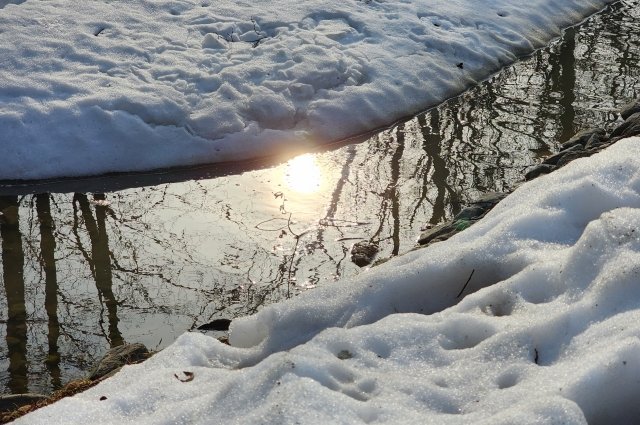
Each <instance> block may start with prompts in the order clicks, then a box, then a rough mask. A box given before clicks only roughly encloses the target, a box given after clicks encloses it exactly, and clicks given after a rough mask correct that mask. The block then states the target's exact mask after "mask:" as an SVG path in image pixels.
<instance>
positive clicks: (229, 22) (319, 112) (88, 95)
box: [0, 0, 611, 179]
mask: <svg viewBox="0 0 640 425" xmlns="http://www.w3.org/2000/svg"><path fill="white" fill-rule="evenodd" d="M609 2H611V0H528V1H526V2H522V1H519V0H411V1H409V0H349V1H344V0H323V1H319V0H315V1H295V2H292V1H289V0H269V1H264V0H263V1H253V2H240V1H237V0H236V1H231V0H216V1H208V0H198V1H195V0H138V1H125V0H112V1H106V0H102V1H99V0H94V1H83V2H78V1H74V0H48V1H37V0H27V1H24V0H22V1H19V0H14V1H7V0H0V143H1V146H2V155H0V179H36V178H50V177H60V176H79V175H92V174H100V173H106V172H121V171H136V170H137V171H140V170H149V169H154V168H160V167H171V166H185V165H191V164H201V163H207V162H220V161H230V160H244V159H248V158H254V157H260V156H266V155H271V154H275V153H282V152H284V151H287V150H291V149H295V150H298V151H299V150H300V149H308V148H310V147H314V146H318V145H322V144H326V143H330V142H332V141H335V140H338V139H342V138H345V137H347V136H352V135H355V134H358V133H362V132H366V131H369V130H371V129H374V128H379V127H381V126H385V125H389V124H391V123H393V122H394V121H395V120H397V119H399V118H402V117H405V116H407V115H410V114H412V113H415V112H417V111H420V110H423V109H425V108H427V107H429V106H433V105H435V104H437V103H439V102H441V101H442V100H444V99H446V98H448V97H451V96H453V95H455V94H457V93H460V92H462V91H463V90H464V89H465V88H467V87H469V86H471V85H473V84H474V83H476V82H477V81H479V80H481V79H484V78H486V77H488V76H489V75H490V74H491V73H492V72H494V71H497V70H498V69H499V68H501V67H502V66H504V65H505V64H508V63H511V62H513V61H514V60H515V59H516V58H517V57H518V56H520V55H523V54H526V53H530V52H531V51H533V50H534V49H535V48H537V47H541V46H543V45H545V44H546V43H547V42H548V41H549V40H550V39H551V38H553V37H556V36H558V35H560V31H561V29H562V28H565V27H567V26H569V25H572V24H575V23H577V22H579V21H581V20H582V19H584V18H585V17H587V16H588V15H590V14H592V13H594V12H595V11H597V10H599V9H601V8H602V7H603V6H604V5H605V4H607V3H609Z"/></svg>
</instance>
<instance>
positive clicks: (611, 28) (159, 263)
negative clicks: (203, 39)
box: [0, 0, 640, 393]
mask: <svg viewBox="0 0 640 425" xmlns="http://www.w3.org/2000/svg"><path fill="white" fill-rule="evenodd" d="M639 56H640V10H639V8H638V0H633V1H630V0H629V1H623V2H620V3H617V4H615V5H614V6H612V7H610V8H609V9H608V10H607V11H606V12H605V13H603V14H600V15H598V16H595V17H593V18H592V19H590V20H589V21H587V22H586V23H584V24H583V25H581V26H580V27H577V28H574V29H570V30H568V31H567V32H566V34H565V36H564V38H563V39H561V40H559V41H558V42H556V43H554V44H553V45H552V46H550V47H549V48H547V49H545V50H541V51H538V52H536V53H535V54H534V55H533V56H532V57H530V58H528V59H526V60H523V61H521V62H519V63H517V64H516V65H514V66H512V67H510V68H508V69H505V70H504V71H503V72H501V73H500V74H498V75H496V76H495V77H493V78H492V79H490V80H489V81H486V82H484V83H482V84H480V85H479V86H478V87H476V88H474V89H472V90H470V91H468V92H467V93H465V94H464V95H462V96H460V97H458V98H455V99H452V100H450V101H448V102H446V103H445V104H443V105H441V106H440V107H438V108H435V109H433V110H431V111H429V112H427V113H425V114H422V115H420V116H418V117H416V118H413V119H411V120H409V121H407V122H405V123H402V124H399V125H398V126H396V127H395V128H392V129H389V130H387V131H383V132H381V133H379V134H377V135H375V136H373V137H371V138H369V139H368V140H366V141H364V142H362V143H359V144H350V145H346V146H342V147H340V148H337V149H334V150H329V151H325V152H320V153H314V154H305V155H302V156H299V157H296V158H294V159H292V160H290V161H288V162H284V163H281V164H278V165H269V164H264V163H263V164H258V163H256V164H251V165H249V168H251V167H254V169H253V170H251V169H245V170H239V169H237V168H236V169H235V170H233V169H232V170H229V169H221V168H220V167H217V168H216V167H210V168H199V169H195V170H188V171H184V172H181V173H173V174H150V175H139V176H134V177H119V178H117V179H93V180H87V181H83V182H72V181H68V182H62V183H60V184H54V185H39V186H36V187H27V186H20V187H8V186H6V185H5V186H2V187H0V193H1V194H2V196H0V212H2V216H1V217H0V239H1V243H2V246H1V249H2V275H1V276H0V284H1V286H0V294H2V295H0V387H2V391H3V392H5V393H22V392H26V391H37V392H46V391H50V390H52V389H55V388H58V387H60V386H61V385H62V384H64V383H66V382H67V381H69V380H71V379H74V378H78V377H81V376H82V375H83V374H84V373H85V371H86V369H87V368H88V367H89V366H90V365H92V364H93V362H94V361H95V360H96V359H98V358H100V357H101V356H102V354H104V352H105V351H106V350H107V349H108V348H109V347H113V346H117V345H120V344H122V343H124V342H142V343H144V344H146V345H147V346H148V347H149V348H151V349H154V348H157V349H160V348H163V347H165V346H167V345H168V344H170V343H171V342H172V341H173V340H174V339H175V338H176V337H177V336H178V335H180V334H181V333H183V332H185V331H187V330H190V329H193V328H195V327H197V326H198V325H201V324H203V323H207V322H209V321H211V320H213V319H216V318H221V317H222V318H233V317H236V316H239V315H246V314H251V313H253V312H255V311H257V310H258V309H260V308H261V307H262V306H264V305H267V304H269V303H273V302H276V301H280V300H283V299H286V298H288V297H292V296H295V295H296V294H298V293H300V292H303V291H307V290H311V289H312V288H314V287H315V286H319V285H323V284H326V283H327V282H329V281H333V280H336V279H339V278H342V277H345V276H354V275H356V274H358V273H359V272H360V271H361V270H360V269H359V268H358V267H356V266H355V265H354V264H352V263H351V262H350V259H349V250H350V247H351V245H352V244H353V243H355V242H357V241H360V240H367V241H373V242H376V243H378V244H379V245H380V248H381V252H380V254H379V255H378V258H379V259H386V258H389V257H391V256H394V255H397V254H401V253H403V252H406V251H408V250H409V249H411V248H412V247H413V246H414V244H415V241H416V238H417V236H418V235H419V233H420V230H421V228H424V227H425V226H427V225H429V224H437V223H440V222H442V221H444V220H446V219H448V218H450V217H451V216H452V215H453V214H455V213H456V212H457V211H459V209H460V208H461V206H462V205H464V204H465V203H466V202H468V201H469V200H472V199H474V198H476V197H477V196H478V195H480V194H482V193H485V192H489V191H504V190H508V189H509V188H512V187H514V185H516V184H517V183H518V182H519V181H520V180H521V179H522V175H523V172H524V171H525V170H526V169H527V168H528V167H529V166H531V165H532V164H535V163H537V162H539V160H540V158H541V157H542V156H544V155H547V154H549V153H551V152H555V151H557V150H558V147H559V145H560V143H561V142H563V141H565V140H567V139H568V138H569V137H570V136H571V135H573V134H574V133H575V132H576V131H578V130H580V129H584V128H587V127H590V126H593V125H600V126H611V125H612V124H613V123H614V122H615V121H616V119H617V114H616V113H615V110H616V109H617V108H618V107H619V106H620V105H621V104H624V103H626V102H627V101H629V100H630V99H632V98H635V97H637V96H638V95H640V82H639V76H640V68H639V67H638V60H639ZM212 176H217V177H212ZM183 179H186V181H180V180H183ZM127 186H138V187H135V188H128V189H126V188H124V189H122V188H123V187H127ZM109 187H111V188H118V189H117V190H116V189H109V190H107V189H105V188H109ZM297 236H299V237H297ZM345 284H348V283H347V282H345Z"/></svg>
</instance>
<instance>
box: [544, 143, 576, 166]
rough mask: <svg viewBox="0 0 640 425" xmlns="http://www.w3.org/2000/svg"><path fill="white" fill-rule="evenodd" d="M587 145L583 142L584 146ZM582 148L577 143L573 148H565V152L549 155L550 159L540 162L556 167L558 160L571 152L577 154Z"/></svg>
mask: <svg viewBox="0 0 640 425" xmlns="http://www.w3.org/2000/svg"><path fill="white" fill-rule="evenodd" d="M586 143H587V141H585V144H586ZM583 149H584V147H583V146H582V143H577V144H575V145H573V146H571V147H570V148H567V149H565V150H562V151H560V152H558V153H556V154H554V155H551V156H550V157H547V158H546V159H545V160H544V161H542V163H543V164H546V165H558V161H560V159H561V158H562V157H564V156H565V155H567V154H569V153H571V152H578V151H581V150H583Z"/></svg>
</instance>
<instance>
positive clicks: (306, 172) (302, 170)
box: [285, 154, 322, 193]
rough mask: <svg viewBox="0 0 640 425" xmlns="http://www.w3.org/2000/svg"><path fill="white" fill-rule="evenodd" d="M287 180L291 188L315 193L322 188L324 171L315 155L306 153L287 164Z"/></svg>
mask: <svg viewBox="0 0 640 425" xmlns="http://www.w3.org/2000/svg"><path fill="white" fill-rule="evenodd" d="M285 182H286V184H287V186H288V187H289V188H290V189H293V190H295V191H296V192H300V193H313V192H316V191H318V190H319V189H320V184H321V183H322V173H321V172H320V167H318V164H317V162H316V157H315V155H311V154H305V155H301V156H298V157H296V158H293V159H292V160H291V161H289V163H288V164H287V168H286V171H285Z"/></svg>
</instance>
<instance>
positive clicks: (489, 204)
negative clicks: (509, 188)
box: [471, 192, 508, 210]
mask: <svg viewBox="0 0 640 425" xmlns="http://www.w3.org/2000/svg"><path fill="white" fill-rule="evenodd" d="M507 195H508V193H502V192H487V193H485V194H484V195H482V196H480V197H479V198H478V199H476V200H475V201H473V202H472V203H471V205H475V206H479V207H481V208H485V209H487V210H489V209H491V208H493V207H495V206H496V205H497V204H498V202H500V201H502V200H503V199H504V198H506V197H507Z"/></svg>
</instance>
